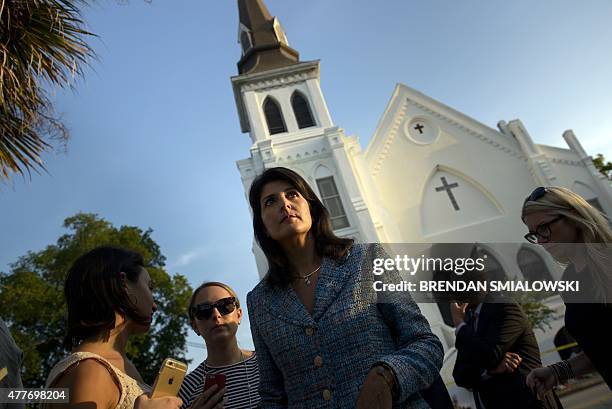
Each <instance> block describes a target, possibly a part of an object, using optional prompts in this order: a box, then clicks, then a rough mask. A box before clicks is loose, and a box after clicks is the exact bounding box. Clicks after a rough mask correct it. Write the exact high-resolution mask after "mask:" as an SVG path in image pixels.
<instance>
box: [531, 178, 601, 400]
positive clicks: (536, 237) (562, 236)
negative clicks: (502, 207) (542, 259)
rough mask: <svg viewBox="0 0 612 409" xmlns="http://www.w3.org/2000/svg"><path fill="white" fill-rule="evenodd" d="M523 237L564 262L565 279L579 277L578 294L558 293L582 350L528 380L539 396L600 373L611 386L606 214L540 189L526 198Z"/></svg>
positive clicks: (566, 194)
mask: <svg viewBox="0 0 612 409" xmlns="http://www.w3.org/2000/svg"><path fill="white" fill-rule="evenodd" d="M521 219H522V220H523V223H524V224H525V225H526V226H527V228H528V229H529V232H528V233H527V234H526V235H525V239H526V240H527V241H529V242H531V243H535V244H539V245H541V246H542V247H544V249H545V250H546V251H547V252H548V253H550V255H551V256H553V258H554V259H555V260H557V261H558V262H560V263H563V264H566V265H567V267H566V269H565V271H564V273H563V278H562V279H563V280H566V281H579V283H580V292H579V293H578V294H574V295H572V294H568V293H564V294H562V297H563V301H564V303H565V327H566V328H567V330H568V331H569V333H570V334H571V336H572V337H573V338H574V339H576V342H578V346H579V347H580V348H581V349H582V352H581V353H579V354H577V355H576V356H573V357H571V358H569V359H567V360H562V361H561V362H557V363H555V364H552V365H549V366H547V367H544V368H537V369H534V370H533V371H531V373H530V374H529V376H528V377H527V384H528V385H529V386H530V387H531V388H532V389H534V390H535V391H536V392H537V393H538V394H540V395H541V394H543V393H545V392H546V391H548V390H550V389H552V388H553V387H554V386H555V385H560V384H563V383H565V382H566V381H567V380H569V379H571V378H574V377H577V376H580V375H584V374H586V373H589V372H592V371H594V370H596V371H598V372H599V373H600V374H601V376H602V377H603V379H604V381H605V382H606V383H607V385H608V388H610V390H612V354H610V351H609V347H610V345H609V340H608V338H607V337H605V336H603V334H602V329H603V328H609V327H611V326H612V268H611V267H610V265H611V263H612V229H610V225H609V224H608V220H607V219H606V217H605V216H604V215H603V214H602V213H601V212H600V211H599V210H597V209H596V208H595V207H593V206H591V205H590V204H589V203H588V202H587V201H586V200H584V198H582V197H581V196H580V195H578V194H576V193H574V192H572V191H571V190H569V189H566V188H563V187H555V186H549V187H538V188H537V189H535V190H534V191H533V192H531V194H530V195H529V196H528V197H527V198H526V199H525V202H524V203H523V209H522V212H521Z"/></svg>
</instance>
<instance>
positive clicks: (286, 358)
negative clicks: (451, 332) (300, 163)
mask: <svg viewBox="0 0 612 409" xmlns="http://www.w3.org/2000/svg"><path fill="white" fill-rule="evenodd" d="M249 202H250V204H251V208H252V210H253V228H254V232H255V238H256V240H257V242H258V243H259V245H260V246H261V248H262V250H263V252H264V254H265V255H266V258H267V260H268V265H269V270H268V273H267V275H266V277H265V279H264V280H263V281H262V282H260V283H259V284H258V285H257V286H256V287H255V288H254V289H253V290H252V291H251V292H250V293H249V295H248V296H247V303H248V309H249V318H250V320H251V332H252V334H253V340H254V343H255V349H256V351H257V355H258V363H259V373H260V389H259V390H260V395H261V399H262V407H263V408H277V407H287V406H289V407H295V408H309V409H311V408H322V407H337V408H355V407H357V408H360V409H361V408H368V409H372V408H391V407H393V408H399V407H402V408H406V407H410V408H428V407H429V406H428V405H427V403H426V402H425V400H424V399H423V398H422V396H421V395H420V394H419V391H421V390H424V389H426V388H427V387H429V386H430V385H431V384H432V383H433V382H434V381H435V380H437V378H438V377H439V372H438V371H439V368H440V367H441V365H442V356H443V350H442V345H441V344H440V341H439V340H438V339H437V338H436V336H435V335H433V333H432V332H431V329H430V327H429V324H428V323H427V320H426V319H425V318H424V317H423V315H421V313H420V311H419V309H418V307H417V305H416V304H415V303H414V301H413V300H412V299H411V298H410V296H409V295H408V294H407V293H393V294H389V293H387V294H385V295H384V297H386V298H385V299H381V297H383V296H382V295H380V294H378V293H376V292H374V290H373V288H372V284H373V281H374V275H373V273H372V265H373V264H372V263H373V260H374V259H375V258H385V257H386V253H385V252H384V250H383V249H382V248H381V246H379V245H357V244H353V240H351V239H343V238H339V237H336V236H335V235H334V233H333V231H332V228H331V223H330V218H329V215H328V212H327V210H326V209H325V207H324V206H323V204H322V203H321V201H320V200H319V199H318V198H317V196H316V195H315V193H314V192H313V190H312V189H311V188H310V186H308V184H307V183H306V181H305V180H304V179H303V178H302V177H300V176H299V175H298V174H297V173H295V172H293V171H291V170H289V169H286V168H272V169H268V170H266V171H265V172H264V173H263V174H262V175H260V176H259V177H258V178H256V179H255V181H254V182H253V184H252V186H251V189H250V192H249ZM377 279H378V280H381V281H385V280H389V279H396V281H399V274H398V273H397V272H396V271H394V270H393V271H389V272H386V273H385V274H384V275H383V276H380V277H377Z"/></svg>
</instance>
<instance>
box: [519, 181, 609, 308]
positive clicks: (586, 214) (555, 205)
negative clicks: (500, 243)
mask: <svg viewBox="0 0 612 409" xmlns="http://www.w3.org/2000/svg"><path fill="white" fill-rule="evenodd" d="M545 189H546V191H545V193H544V194H543V195H542V196H541V197H540V198H538V199H536V200H526V201H525V203H524V204H523V210H522V212H521V218H522V219H523V222H524V221H525V216H527V215H528V214H531V213H537V212H546V213H548V214H551V215H561V216H563V217H565V218H567V219H568V220H571V221H572V222H573V223H574V225H575V226H576V228H577V229H578V231H579V232H580V240H581V243H584V245H585V249H586V255H587V263H588V265H589V266H592V267H593V266H594V267H595V268H594V269H593V276H594V278H595V282H596V284H598V285H600V286H601V287H600V288H601V289H604V288H610V286H611V285H612V278H611V277H610V276H609V274H607V273H606V271H607V270H608V269H609V268H610V265H611V264H612V257H611V256H610V243H612V229H610V225H609V223H608V219H607V217H606V216H605V215H604V214H603V213H601V212H600V211H599V210H597V209H596V208H595V207H593V206H591V205H590V204H589V203H588V202H587V201H586V200H585V199H584V198H583V197H582V196H580V195H578V194H576V193H574V192H572V191H571V190H569V189H567V188H564V187H558V186H550V187H545ZM528 199H529V198H528ZM558 261H561V262H567V260H558ZM607 301H609V300H606V302H607Z"/></svg>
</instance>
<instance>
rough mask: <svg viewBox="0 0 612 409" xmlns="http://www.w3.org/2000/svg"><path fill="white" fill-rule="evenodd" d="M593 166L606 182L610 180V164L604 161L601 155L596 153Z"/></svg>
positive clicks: (611, 178)
mask: <svg viewBox="0 0 612 409" xmlns="http://www.w3.org/2000/svg"><path fill="white" fill-rule="evenodd" d="M593 164H594V165H595V167H596V168H597V170H598V171H600V172H601V174H602V175H604V176H605V177H606V178H608V180H612V162H609V161H606V158H604V156H603V155H602V154H601V153H598V154H597V155H596V156H595V159H593Z"/></svg>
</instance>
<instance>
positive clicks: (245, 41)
mask: <svg viewBox="0 0 612 409" xmlns="http://www.w3.org/2000/svg"><path fill="white" fill-rule="evenodd" d="M240 45H241V46H242V54H246V53H247V51H249V50H250V49H251V47H252V46H253V43H252V42H251V36H250V35H249V33H248V32H247V31H246V30H243V31H242V32H241V33H240Z"/></svg>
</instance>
